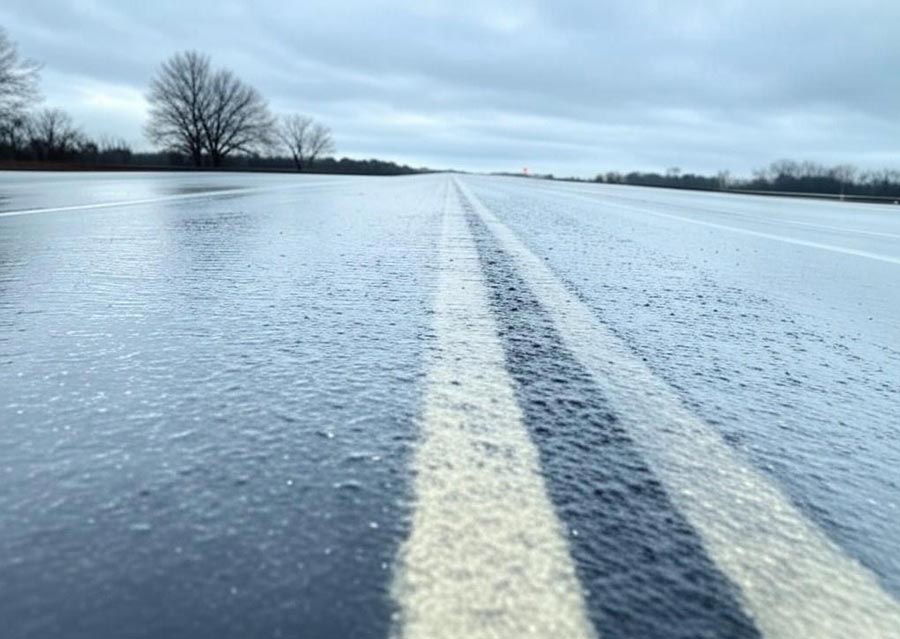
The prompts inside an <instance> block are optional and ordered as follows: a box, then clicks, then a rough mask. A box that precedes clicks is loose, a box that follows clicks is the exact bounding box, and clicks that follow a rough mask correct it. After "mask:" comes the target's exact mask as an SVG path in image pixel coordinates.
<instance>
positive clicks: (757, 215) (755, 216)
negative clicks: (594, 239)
mask: <svg viewBox="0 0 900 639" xmlns="http://www.w3.org/2000/svg"><path fill="white" fill-rule="evenodd" d="M542 190H544V191H545V192H547V193H554V194H559V193H578V194H584V195H585V196H591V197H593V198H594V199H595V200H596V201H598V202H599V201H608V200H611V199H612V200H623V201H625V202H629V203H638V204H640V203H644V204H650V205H657V206H664V207H668V208H673V209H684V210H686V211H700V212H704V213H712V214H714V215H727V216H729V217H739V218H744V219H746V220H749V221H750V222H754V223H757V224H773V225H776V226H784V225H786V226H799V227H803V228H810V229H815V230H819V231H834V232H836V233H841V234H844V235H848V234H852V235H864V236H866V237H877V238H883V239H890V240H894V239H900V233H885V232H882V231H863V230H862V229H850V228H846V227H843V226H833V225H831V224H821V223H818V222H801V221H800V220H788V219H783V218H778V217H770V216H767V215H765V214H764V213H761V212H751V211H736V210H734V209H713V208H709V207H704V206H696V205H694V204H691V203H689V202H666V201H663V200H656V199H638V198H633V197H625V196H623V195H612V194H609V193H602V192H599V191H591V190H589V189H585V188H575V189H569V188H565V187H562V188H548V187H546V186H545V187H543V188H542ZM725 197H727V195H725ZM753 197H757V196H753ZM792 203H793V204H796V200H794V202H792ZM632 205H633V204H632ZM878 206H882V205H878ZM890 213H893V211H890Z"/></svg>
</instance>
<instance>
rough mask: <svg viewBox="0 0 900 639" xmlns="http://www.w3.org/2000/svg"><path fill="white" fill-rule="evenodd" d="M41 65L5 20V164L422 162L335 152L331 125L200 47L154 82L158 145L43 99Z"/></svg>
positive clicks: (307, 167) (152, 122) (387, 168)
mask: <svg viewBox="0 0 900 639" xmlns="http://www.w3.org/2000/svg"><path fill="white" fill-rule="evenodd" d="M40 70H41V65H40V64H39V63H37V62H34V61H33V60H28V59H25V58H22V57H21V56H20V55H19V52H18V49H17V47H16V44H15V43H14V42H13V41H12V40H10V39H9V37H8V36H7V35H6V32H5V31H4V30H3V29H2V27H0V168H23V169H24V168H32V169H34V168H55V169H56V168H59V169H65V168H69V169H123V170H124V169H139V168H155V169H166V168H171V169H178V168H183V169H186V168H221V169H250V170H279V171H281V170H283V171H288V170H292V169H293V170H297V171H301V170H302V171H310V172H314V173H345V174H367V175H401V174H408V173H420V172H424V171H425V169H414V168H411V167H409V166H405V165H398V164H396V163H394V162H385V161H382V160H353V159H350V158H342V159H340V160H338V159H336V158H334V157H331V156H332V155H333V154H334V152H335V145H334V141H333V140H332V136H331V130H330V129H329V128H328V127H327V126H325V125H323V124H320V123H318V122H316V121H315V120H313V118H311V117H309V116H306V115H302V114H299V113H287V114H281V115H276V114H273V113H272V112H271V111H270V110H269V106H268V103H267V102H266V100H265V98H264V97H263V96H262V95H261V94H260V93H259V92H258V91H257V90H256V89H255V88H254V87H252V86H250V85H249V84H247V83H246V82H244V81H243V80H242V79H240V78H238V77H237V76H236V75H235V74H234V73H233V72H232V71H230V70H228V69H224V68H216V67H213V66H212V63H211V61H210V59H209V57H208V56H206V55H204V54H202V53H199V52H196V51H184V52H181V53H177V54H175V55H173V56H172V57H170V58H169V59H168V60H166V61H164V62H163V63H162V64H161V65H160V67H159V68H158V70H157V73H156V74H155V75H154V77H153V78H152V79H151V81H150V88H149V91H148V93H147V100H148V103H149V105H150V114H149V115H150V117H149V120H148V121H147V123H146V126H145V131H144V132H145V135H146V137H147V139H148V140H149V141H150V142H151V143H152V144H153V145H154V146H155V147H156V148H158V149H159V151H155V152H151V153H143V152H134V151H133V150H132V148H131V147H130V145H129V144H128V143H127V142H126V141H125V140H122V139H119V138H112V137H108V136H102V137H99V138H96V139H95V138H92V137H90V136H88V135H86V134H85V133H84V132H83V131H82V130H81V128H80V127H78V126H77V125H76V124H75V123H74V121H73V120H72V118H71V116H70V115H69V114H68V113H66V112H65V111H63V110H62V109H57V108H38V106H39V104H40V102H41V95H40V86H39V84H40Z"/></svg>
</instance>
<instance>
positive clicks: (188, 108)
mask: <svg viewBox="0 0 900 639" xmlns="http://www.w3.org/2000/svg"><path fill="white" fill-rule="evenodd" d="M147 99H148V100H149V102H150V121H149V123H148V124H147V127H146V133H147V137H148V138H149V139H150V140H151V141H152V142H154V143H156V144H159V145H162V146H165V147H166V148H168V149H171V150H173V151H177V152H179V153H184V154H185V155H187V156H189V157H190V158H191V159H192V160H193V162H194V165H195V166H201V165H202V164H203V160H204V154H207V155H208V157H209V160H210V162H211V163H212V165H213V166H220V165H221V164H222V161H223V160H224V159H225V158H226V157H227V156H228V155H229V154H230V153H233V152H235V151H240V152H245V153H249V152H253V151H256V150H261V149H264V148H266V147H267V146H269V145H270V144H271V143H272V129H273V128H274V126H275V122H274V119H273V118H272V116H271V114H270V113H269V108H268V106H267V105H266V101H265V100H264V99H263V97H262V96H261V95H260V93H259V92H258V91H257V90H256V89H254V88H253V87H251V86H248V85H247V84H246V83H244V82H243V81H242V80H240V79H239V78H238V77H237V76H236V75H234V73H232V72H231V71H228V70H225V69H219V70H213V69H212V66H211V64H210V61H209V58H208V57H207V56H205V55H203V54H201V53H198V52H197V51H184V52H182V53H177V54H175V55H174V56H172V57H171V58H169V59H168V60H167V61H165V62H164V63H163V64H162V66H161V67H160V69H159V71H158V73H157V75H156V77H154V78H153V81H152V82H151V83H150V92H149V93H148V95H147Z"/></svg>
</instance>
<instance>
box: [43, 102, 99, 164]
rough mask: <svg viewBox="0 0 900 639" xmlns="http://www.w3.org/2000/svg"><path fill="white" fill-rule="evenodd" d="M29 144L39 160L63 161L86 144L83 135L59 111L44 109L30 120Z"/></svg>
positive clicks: (62, 112)
mask: <svg viewBox="0 0 900 639" xmlns="http://www.w3.org/2000/svg"><path fill="white" fill-rule="evenodd" d="M29 138H30V140H29V142H30V144H31V148H32V150H33V151H34V154H35V156H36V157H37V159H39V160H63V159H65V158H66V157H67V156H70V155H73V154H75V153H78V152H79V151H80V150H81V148H82V147H83V146H84V145H85V144H86V142H87V140H86V138H85V137H84V134H83V133H82V132H81V131H80V130H79V129H78V128H77V127H76V126H75V125H74V124H73V123H72V118H71V117H70V116H69V114H68V113H66V112H65V111H62V110H61V109H44V110H43V111H40V112H39V113H37V114H36V115H35V116H34V117H32V118H31V120H30V126H29Z"/></svg>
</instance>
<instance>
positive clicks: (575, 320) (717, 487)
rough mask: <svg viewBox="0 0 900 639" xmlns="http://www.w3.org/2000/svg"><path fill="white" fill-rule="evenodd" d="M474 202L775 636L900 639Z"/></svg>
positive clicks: (721, 445)
mask: <svg viewBox="0 0 900 639" xmlns="http://www.w3.org/2000/svg"><path fill="white" fill-rule="evenodd" d="M463 190H464V192H465V193H466V196H467V197H468V199H469V200H470V201H471V202H472V205H473V206H474V208H475V210H476V211H477V212H478V214H479V215H480V216H481V217H482V219H484V221H485V223H486V224H487V225H488V228H489V229H490V230H491V232H492V233H493V234H494V236H495V237H496V238H497V240H498V241H499V242H500V244H501V246H502V247H503V249H504V250H505V251H506V252H507V253H508V254H509V255H510V256H511V257H512V258H513V260H514V263H515V264H516V266H517V267H518V270H519V272H520V274H521V275H522V276H523V278H524V279H525V281H526V283H527V284H528V286H529V287H530V288H531V289H532V291H533V292H534V293H535V295H536V296H537V298H538V299H539V300H540V301H541V302H542V304H543V305H544V307H545V308H546V310H547V312H548V313H549V314H550V316H551V317H552V318H553V321H554V323H555V325H556V327H557V329H558V330H559V332H560V335H561V336H562V339H563V341H564V343H565V344H566V346H567V348H569V349H570V350H571V352H572V353H573V354H574V355H575V357H576V358H577V359H578V360H579V361H580V362H581V363H582V365H583V366H584V367H585V368H586V369H587V370H589V371H590V372H591V374H592V376H593V377H594V379H595V380H596V382H597V384H598V385H599V386H600V387H601V388H603V389H604V391H605V392H606V393H608V395H609V397H610V400H611V401H612V402H613V404H614V406H615V409H616V412H617V414H618V415H619V416H620V418H621V420H622V423H623V425H624V426H625V427H626V428H628V429H629V431H630V432H631V434H632V436H633V437H634V441H635V443H636V445H637V446H639V448H640V450H641V451H642V453H643V454H644V456H645V458H646V459H647V461H648V463H650V465H651V467H652V468H653V469H654V471H655V472H656V473H657V475H658V477H659V478H660V479H661V481H662V482H663V483H664V485H665V486H666V489H667V491H668V493H669V495H670V496H671V498H672V499H673V501H674V502H675V504H676V505H677V507H678V508H679V509H680V510H681V512H682V513H683V514H684V515H685V516H686V517H687V519H688V521H690V523H691V524H692V525H693V527H694V528H695V529H696V531H697V532H698V534H699V535H700V537H701V539H702V540H703V542H704V545H705V547H706V550H707V552H708V553H709V555H710V557H711V558H712V559H713V561H715V563H716V565H717V566H718V567H719V569H720V570H722V572H723V573H724V574H725V575H726V576H727V577H728V578H729V579H730V580H731V581H732V582H733V583H734V584H735V585H736V586H737V587H738V588H739V590H740V593H741V596H742V600H743V605H744V607H745V609H746V610H747V612H748V614H749V615H750V616H751V617H752V618H753V620H754V621H755V623H756V624H757V626H758V627H759V629H760V630H761V631H762V632H763V633H764V635H765V636H767V637H774V638H779V639H781V638H783V639H796V638H798V637H816V638H817V639H831V638H833V639H838V638H841V639H845V638H846V637H866V638H867V639H888V638H890V639H897V638H898V637H900V606H898V603H897V602H896V601H895V600H894V599H893V598H892V597H891V596H890V595H888V594H887V593H886V592H885V591H884V590H883V589H882V588H881V586H880V584H879V583H878V581H877V579H876V578H875V576H874V575H873V574H872V573H870V572H869V571H868V570H867V569H866V568H864V567H863V566H862V565H860V564H859V563H858V562H857V561H855V560H854V559H852V558H850V557H848V556H847V555H846V554H845V553H844V552H843V551H842V550H841V549H840V548H839V547H838V546H837V545H836V544H835V543H834V542H832V541H831V540H830V539H828V537H826V536H825V535H824V534H823V533H822V532H821V531H820V530H819V529H818V528H817V527H816V526H815V525H813V524H812V523H811V522H809V521H807V520H806V518H805V517H804V516H803V514H802V513H801V512H800V511H799V510H798V509H797V508H796V507H795V506H794V505H793V504H791V503H790V501H789V500H788V499H787V498H786V497H785V496H784V495H782V493H781V492H780V490H779V488H778V487H777V486H776V485H775V483H774V482H773V481H772V480H770V479H768V478H767V477H766V476H765V475H763V474H761V473H760V472H758V471H756V470H755V469H754V468H753V467H752V466H751V465H750V464H749V463H747V462H746V461H745V460H743V459H742V458H741V457H740V456H738V455H737V454H736V453H735V452H734V451H733V450H732V449H731V448H730V447H729V446H728V444H726V443H725V441H724V440H723V439H722V437H721V435H720V434H719V433H718V431H716V430H715V429H714V428H712V427H711V426H709V425H707V424H706V423H704V422H703V421H701V420H700V419H698V418H697V417H695V416H694V415H693V414H692V413H691V412H690V411H689V410H688V409H687V408H686V407H685V406H684V405H683V404H682V403H681V401H680V399H679V398H678V396H677V395H676V394H675V392H674V391H673V390H671V389H670V388H669V387H668V386H667V385H666V384H665V383H664V382H663V381H661V380H660V379H659V378H657V377H656V376H655V375H654V374H653V372H652V371H651V370H650V368H649V367H648V366H647V365H646V364H645V363H644V362H642V361H641V360H640V359H638V358H637V357H636V356H635V355H634V354H633V353H632V352H630V350H629V349H628V347H627V345H626V344H624V343H623V342H622V341H621V340H620V339H619V338H617V337H616V336H615V335H613V334H612V333H611V332H610V331H609V329H607V328H606V327H605V326H604V325H603V324H602V323H601V322H600V321H599V320H597V319H596V317H595V316H594V314H593V313H592V312H591V311H590V309H589V308H588V307H587V306H586V305H585V304H584V303H583V302H581V301H580V300H579V299H578V298H577V297H576V296H575V295H574V294H572V293H571V292H570V291H568V290H567V289H566V287H565V286H564V285H563V283H562V282H561V281H560V280H559V279H558V278H557V277H556V276H555V275H554V274H553V272H552V271H551V270H550V268H549V267H548V266H547V265H546V264H545V263H544V261H543V260H541V259H539V258H538V257H536V256H535V255H534V254H533V253H532V252H531V251H530V250H529V249H528V248H527V247H526V246H525V245H524V244H523V243H522V241H521V240H519V238H518V237H516V235H515V234H514V233H513V232H512V231H510V230H509V228H507V227H506V226H505V225H504V224H503V223H501V222H500V221H499V220H498V219H497V218H496V217H495V216H494V215H493V213H491V212H490V211H489V210H488V209H487V208H486V207H485V206H484V205H483V204H482V203H481V202H480V201H479V200H478V199H477V198H476V197H475V196H474V195H473V194H472V193H471V191H469V190H468V189H467V188H466V187H465V186H463Z"/></svg>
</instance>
